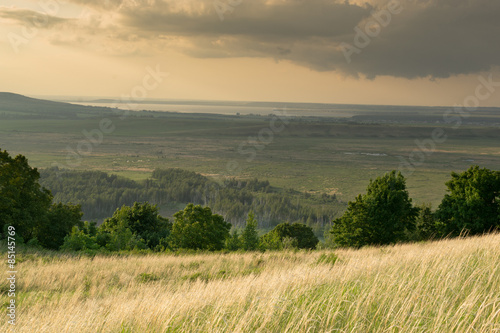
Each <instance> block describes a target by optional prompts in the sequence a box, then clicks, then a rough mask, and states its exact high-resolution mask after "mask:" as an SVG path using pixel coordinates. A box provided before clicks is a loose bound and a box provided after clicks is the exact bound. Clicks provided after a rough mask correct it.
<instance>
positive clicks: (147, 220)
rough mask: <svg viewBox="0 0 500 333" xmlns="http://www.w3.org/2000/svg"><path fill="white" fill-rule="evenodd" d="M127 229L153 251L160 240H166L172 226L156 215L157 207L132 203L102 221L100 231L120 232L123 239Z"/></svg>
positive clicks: (166, 220)
mask: <svg viewBox="0 0 500 333" xmlns="http://www.w3.org/2000/svg"><path fill="white" fill-rule="evenodd" d="M126 229H129V230H130V232H131V234H133V235H135V236H136V238H137V239H143V240H144V242H145V243H146V245H147V246H148V247H149V248H150V249H155V248H156V247H157V246H158V245H160V242H161V240H162V239H166V238H168V236H169V235H170V231H171V229H172V224H171V223H170V222H169V220H168V219H166V218H164V217H162V216H160V215H159V213H158V207H157V206H156V205H151V204H149V203H147V202H146V203H138V202H136V203H134V205H133V206H132V207H130V206H123V207H122V208H120V209H117V210H116V211H115V213H114V214H113V216H112V217H111V218H109V219H107V220H105V221H104V223H103V224H102V230H103V231H105V232H108V233H110V234H113V233H116V232H118V230H119V231H120V233H121V234H122V236H123V237H125V235H126V234H128V232H127V231H126Z"/></svg>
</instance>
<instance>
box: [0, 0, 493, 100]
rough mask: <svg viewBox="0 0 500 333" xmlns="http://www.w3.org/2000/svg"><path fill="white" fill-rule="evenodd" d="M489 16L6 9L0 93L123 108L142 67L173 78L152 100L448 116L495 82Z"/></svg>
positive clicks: (45, 0)
mask: <svg viewBox="0 0 500 333" xmlns="http://www.w3.org/2000/svg"><path fill="white" fill-rule="evenodd" d="M499 17H500V1H498V0H175V1H174V0H67V1H60V0H36V1H31V0H2V1H1V2H0V55H1V60H2V61H1V62H0V74H1V75H0V91H10V92H16V93H21V94H25V95H30V96H40V95H70V96H76V95H81V96H103V97H105V96H106V97H119V96H120V95H122V94H129V93H130V92H131V91H132V89H134V87H137V86H138V85H139V86H141V85H143V82H144V77H145V76H146V75H147V73H148V71H147V70H146V68H147V67H149V68H155V69H158V68H159V69H160V71H162V72H168V73H169V76H168V77H167V78H165V79H164V80H163V81H162V82H161V84H160V85H158V86H157V87H156V86H155V88H154V89H148V92H147V97H149V98H173V99H210V100H260V101H289V102H292V101H293V102H329V103H359V104H401V105H456V104H461V103H462V102H463V101H464V99H465V98H466V97H467V96H469V95H471V94H474V91H475V89H476V86H477V85H478V83H479V81H478V77H479V76H483V77H484V78H488V77H489V76H490V75H492V80H493V81H498V82H500V19H499ZM150 86H151V85H150ZM497 89H498V92H496V93H495V94H493V95H492V97H490V98H489V99H487V100H485V101H483V102H482V105H483V106H500V87H498V88H497Z"/></svg>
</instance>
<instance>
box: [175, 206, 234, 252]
mask: <svg viewBox="0 0 500 333" xmlns="http://www.w3.org/2000/svg"><path fill="white" fill-rule="evenodd" d="M174 218H175V220H174V224H173V226H172V242H171V243H172V246H173V247H174V248H185V249H195V250H197V249H199V250H210V251H214V250H222V248H223V247H224V243H225V240H226V238H228V237H229V230H230V229H231V224H230V223H228V222H226V221H225V220H224V218H223V217H222V216H220V215H217V214H212V210H211V209H210V208H209V207H201V206H200V205H198V206H195V205H194V204H192V203H191V204H188V205H187V206H186V208H184V210H181V211H179V212H177V213H175V214H174Z"/></svg>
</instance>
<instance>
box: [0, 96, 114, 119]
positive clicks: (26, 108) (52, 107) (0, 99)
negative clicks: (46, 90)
mask: <svg viewBox="0 0 500 333" xmlns="http://www.w3.org/2000/svg"><path fill="white" fill-rule="evenodd" d="M96 112H111V109H110V108H102V107H90V106H83V105H75V104H70V103H62V102H53V101H48V100H43V99H36V98H31V97H27V96H23V95H19V94H14V93H9V92H0V113H4V114H9V115H15V114H23V115H41V116H68V115H73V116H74V115H76V114H77V113H96Z"/></svg>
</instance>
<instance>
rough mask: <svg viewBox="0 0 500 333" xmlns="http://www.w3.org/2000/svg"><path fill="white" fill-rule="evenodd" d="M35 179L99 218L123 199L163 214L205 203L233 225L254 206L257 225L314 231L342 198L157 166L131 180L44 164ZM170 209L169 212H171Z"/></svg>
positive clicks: (60, 199)
mask: <svg viewBox="0 0 500 333" xmlns="http://www.w3.org/2000/svg"><path fill="white" fill-rule="evenodd" d="M40 176H41V178H40V184H41V185H42V186H44V187H46V188H47V189H49V190H50V191H51V192H52V195H53V196H54V200H55V201H56V202H63V203H73V204H79V205H80V206H81V207H82V212H83V214H84V215H83V218H84V219H88V220H98V221H102V220H103V219H104V218H106V217H109V216H111V215H112V214H113V212H114V211H115V210H116V209H117V208H120V207H122V206H123V205H127V206H131V205H133V204H134V202H149V203H151V204H154V205H158V206H159V207H160V209H161V208H162V207H165V209H164V210H161V212H162V213H163V212H165V213H166V214H167V215H168V214H169V213H170V212H171V210H169V209H168V207H172V206H176V204H181V206H182V205H184V206H185V205H186V204H188V203H194V204H196V205H198V204H199V205H203V206H209V207H211V208H212V210H213V211H214V212H216V213H217V214H220V215H223V216H224V218H225V219H226V221H228V222H230V223H231V224H232V225H234V226H235V227H238V228H241V227H243V226H244V223H245V219H246V217H247V215H248V213H249V212H250V211H253V212H254V214H255V216H256V218H257V219H258V220H259V227H260V228H263V229H269V228H272V227H274V226H276V225H277V224H279V223H280V222H282V221H289V222H299V223H303V224H306V225H308V226H310V227H312V228H313V229H314V230H315V231H316V233H317V234H318V235H322V233H323V228H324V227H325V226H327V225H329V224H330V222H331V221H332V219H333V218H335V217H338V216H340V214H341V213H342V211H343V210H344V209H345V207H346V204H345V203H344V202H342V201H340V200H338V199H337V198H336V196H335V195H328V194H321V195H318V194H309V193H303V192H299V191H295V190H293V189H285V190H283V189H281V188H276V187H273V186H271V184H270V183H269V181H259V180H258V179H251V180H236V179H234V178H229V179H226V180H225V181H224V183H222V184H220V183H217V182H215V181H213V180H211V179H209V178H208V177H205V176H202V175H200V174H198V173H195V172H192V171H186V170H182V169H173V168H171V169H156V170H155V171H154V172H153V173H152V175H151V177H150V178H148V179H146V180H144V181H133V180H130V179H127V178H124V177H119V176H116V175H109V174H107V173H105V172H101V171H73V170H60V169H58V168H48V169H44V170H41V171H40ZM172 213H173V212H172Z"/></svg>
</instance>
